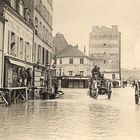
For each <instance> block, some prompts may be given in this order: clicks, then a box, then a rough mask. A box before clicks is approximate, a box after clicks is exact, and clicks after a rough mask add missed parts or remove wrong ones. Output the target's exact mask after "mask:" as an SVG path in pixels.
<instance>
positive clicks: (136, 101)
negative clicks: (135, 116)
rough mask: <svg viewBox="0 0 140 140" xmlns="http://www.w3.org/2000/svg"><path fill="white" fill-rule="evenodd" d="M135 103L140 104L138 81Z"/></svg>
mask: <svg viewBox="0 0 140 140" xmlns="http://www.w3.org/2000/svg"><path fill="white" fill-rule="evenodd" d="M135 104H139V84H138V82H137V83H136V86H135Z"/></svg>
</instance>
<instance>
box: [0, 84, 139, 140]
mask: <svg viewBox="0 0 140 140" xmlns="http://www.w3.org/2000/svg"><path fill="white" fill-rule="evenodd" d="M63 91H64V92H65V95H64V96H63V98H59V99H56V100H49V101H48V100H35V101H29V102H28V103H22V104H14V105H12V106H10V107H5V106H2V105H0V140H124V139H127V140H140V105H135V102H134V89H132V88H131V87H127V88H122V89H113V93H112V98H111V100H107V97H106V96H99V98H98V99H97V100H94V99H92V98H90V97H89V96H88V95H87V89H63Z"/></svg>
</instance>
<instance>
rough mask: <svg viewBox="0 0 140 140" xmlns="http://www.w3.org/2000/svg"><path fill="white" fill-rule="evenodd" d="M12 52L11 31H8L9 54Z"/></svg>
mask: <svg viewBox="0 0 140 140" xmlns="http://www.w3.org/2000/svg"><path fill="white" fill-rule="evenodd" d="M10 53H11V32H10V31H8V54H10Z"/></svg>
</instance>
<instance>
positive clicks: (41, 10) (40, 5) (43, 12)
mask: <svg viewBox="0 0 140 140" xmlns="http://www.w3.org/2000/svg"><path fill="white" fill-rule="evenodd" d="M49 1H50V0H49ZM35 8H36V9H37V10H38V11H39V13H40V14H41V16H42V17H43V18H44V19H45V21H46V22H47V23H48V24H49V25H50V26H51V27H52V15H51V14H50V13H49V11H48V10H47V8H46V6H45V5H44V4H43V3H42V1H41V0H36V1H35Z"/></svg>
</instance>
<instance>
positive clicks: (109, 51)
mask: <svg viewBox="0 0 140 140" xmlns="http://www.w3.org/2000/svg"><path fill="white" fill-rule="evenodd" d="M89 57H91V58H92V59H93V63H94V65H97V66H98V67H100V70H101V72H102V73H104V75H105V77H106V78H109V79H113V80H115V79H117V80H119V79H121V33H120V32H119V31H118V26H112V28H108V27H105V26H102V27H98V26H93V27H92V32H91V33H90V34H89Z"/></svg>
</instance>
